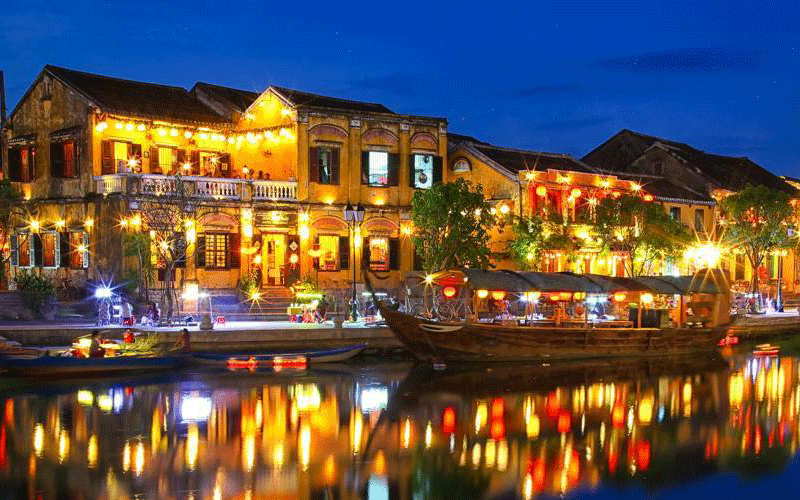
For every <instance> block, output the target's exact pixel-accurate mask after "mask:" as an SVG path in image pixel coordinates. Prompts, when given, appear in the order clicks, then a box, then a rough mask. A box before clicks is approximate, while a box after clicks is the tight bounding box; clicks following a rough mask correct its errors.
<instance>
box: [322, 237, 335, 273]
mask: <svg viewBox="0 0 800 500" xmlns="http://www.w3.org/2000/svg"><path fill="white" fill-rule="evenodd" d="M338 267H339V237H338V236H330V235H327V234H322V235H320V236H319V270H320V271H336V270H337V268H338Z"/></svg>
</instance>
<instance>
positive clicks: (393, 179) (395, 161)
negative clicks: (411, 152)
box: [388, 153, 400, 186]
mask: <svg viewBox="0 0 800 500" xmlns="http://www.w3.org/2000/svg"><path fill="white" fill-rule="evenodd" d="M388 177H389V184H388V185H389V186H398V185H399V181H400V155H399V154H397V153H389V175H388Z"/></svg>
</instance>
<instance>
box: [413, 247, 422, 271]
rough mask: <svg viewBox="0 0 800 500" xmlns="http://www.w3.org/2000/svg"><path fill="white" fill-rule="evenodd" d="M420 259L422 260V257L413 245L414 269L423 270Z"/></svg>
mask: <svg viewBox="0 0 800 500" xmlns="http://www.w3.org/2000/svg"><path fill="white" fill-rule="evenodd" d="M422 260H423V259H422V255H420V253H419V252H418V251H417V246H416V245H414V264H413V266H414V271H422V270H423V269H422V268H423V265H422Z"/></svg>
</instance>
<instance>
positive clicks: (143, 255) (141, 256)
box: [122, 231, 155, 298]
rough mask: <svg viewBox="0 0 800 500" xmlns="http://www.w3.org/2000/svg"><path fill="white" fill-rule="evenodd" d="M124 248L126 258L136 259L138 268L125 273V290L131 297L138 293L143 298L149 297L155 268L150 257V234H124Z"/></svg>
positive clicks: (144, 232)
mask: <svg viewBox="0 0 800 500" xmlns="http://www.w3.org/2000/svg"><path fill="white" fill-rule="evenodd" d="M122 246H123V251H124V254H125V256H126V257H136V264H137V265H136V268H134V269H129V270H128V271H126V273H125V284H124V287H125V290H126V291H127V292H128V293H129V294H130V295H135V294H136V293H137V291H138V293H139V295H140V296H141V297H144V298H146V297H147V289H148V287H149V286H150V283H152V280H153V273H154V272H155V268H154V267H153V262H152V259H151V257H150V247H151V240H150V232H149V231H141V232H139V231H134V232H125V233H123V234H122Z"/></svg>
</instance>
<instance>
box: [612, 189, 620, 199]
mask: <svg viewBox="0 0 800 500" xmlns="http://www.w3.org/2000/svg"><path fill="white" fill-rule="evenodd" d="M611 197H612V198H619V197H620V192H619V191H613V192H612V193H611Z"/></svg>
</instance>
